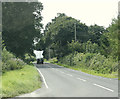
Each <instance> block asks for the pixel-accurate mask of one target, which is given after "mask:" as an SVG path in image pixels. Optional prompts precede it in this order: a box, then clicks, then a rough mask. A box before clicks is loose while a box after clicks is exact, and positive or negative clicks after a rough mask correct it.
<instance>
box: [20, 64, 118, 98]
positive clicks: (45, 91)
mask: <svg viewBox="0 0 120 99" xmlns="http://www.w3.org/2000/svg"><path fill="white" fill-rule="evenodd" d="M35 66H36V67H37V69H38V71H39V73H40V75H41V78H42V81H43V85H42V88H40V89H38V90H36V91H34V92H32V93H29V94H24V95H21V97H118V80H117V79H110V78H104V77H100V76H93V75H90V74H87V73H84V72H81V71H76V70H72V69H68V68H64V67H61V66H58V65H54V64H50V63H45V64H41V65H38V64H35Z"/></svg>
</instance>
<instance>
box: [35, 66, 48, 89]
mask: <svg viewBox="0 0 120 99" xmlns="http://www.w3.org/2000/svg"><path fill="white" fill-rule="evenodd" d="M37 70H38V72H39V73H40V75H41V76H42V78H43V82H44V84H45V86H46V88H48V85H47V83H46V80H45V78H44V76H43V74H42V73H41V71H40V70H39V69H38V68H37Z"/></svg>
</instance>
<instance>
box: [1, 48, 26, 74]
mask: <svg viewBox="0 0 120 99" xmlns="http://www.w3.org/2000/svg"><path fill="white" fill-rule="evenodd" d="M24 65H25V63H24V62H23V61H22V60H20V59H18V58H16V57H15V56H14V55H13V54H11V53H10V52H8V51H7V50H6V49H5V48H3V51H2V72H3V73H4V72H6V71H9V70H15V69H21V68H23V66H24Z"/></svg>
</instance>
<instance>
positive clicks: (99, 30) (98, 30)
mask: <svg viewBox="0 0 120 99" xmlns="http://www.w3.org/2000/svg"><path fill="white" fill-rule="evenodd" d="M88 31H89V39H91V41H92V42H93V43H97V44H98V45H100V38H101V36H102V34H103V33H105V32H107V30H106V29H105V28H104V27H103V26H98V25H97V24H95V25H91V26H90V27H89V30H88Z"/></svg>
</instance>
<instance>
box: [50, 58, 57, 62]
mask: <svg viewBox="0 0 120 99" xmlns="http://www.w3.org/2000/svg"><path fill="white" fill-rule="evenodd" d="M49 62H50V63H57V62H58V60H57V58H56V57H54V58H52V59H49Z"/></svg>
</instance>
